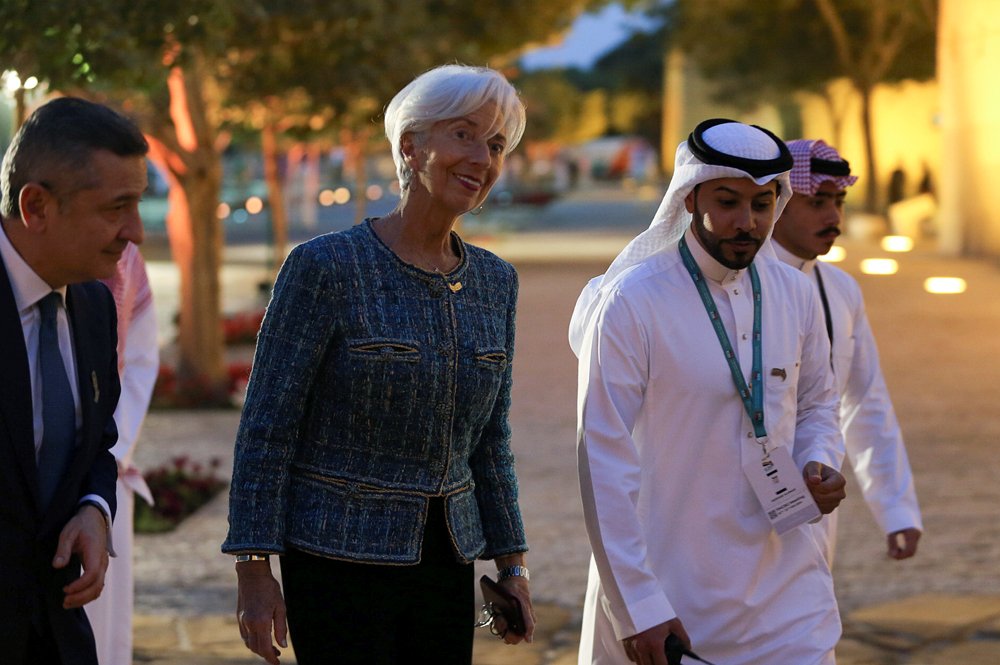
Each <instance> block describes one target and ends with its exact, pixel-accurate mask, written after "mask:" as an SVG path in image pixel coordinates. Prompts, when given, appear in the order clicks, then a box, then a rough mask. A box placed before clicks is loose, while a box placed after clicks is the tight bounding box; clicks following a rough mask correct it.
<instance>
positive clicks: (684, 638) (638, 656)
mask: <svg viewBox="0 0 1000 665" xmlns="http://www.w3.org/2000/svg"><path fill="white" fill-rule="evenodd" d="M671 633H672V634H674V635H676V636H677V637H679V638H680V640H681V642H683V643H684V647H685V648H686V649H690V648H691V639H690V638H689V637H688V634H687V631H686V630H684V624H682V623H681V620H680V619H678V618H676V617H674V618H673V619H671V620H670V621H665V622H663V623H661V624H658V625H656V626H653V627H652V628H648V629H646V630H644V631H642V632H641V633H639V634H638V635H633V636H632V637H626V638H625V639H624V640H622V645H623V646H624V647H625V655H627V656H628V659H629V660H631V661H632V662H633V663H638V664H639V665H667V654H666V651H664V646H663V645H664V642H666V640H667V635H670V634H671Z"/></svg>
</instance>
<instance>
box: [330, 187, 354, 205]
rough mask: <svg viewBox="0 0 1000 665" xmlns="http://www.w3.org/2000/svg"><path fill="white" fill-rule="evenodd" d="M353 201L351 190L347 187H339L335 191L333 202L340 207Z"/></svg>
mask: <svg viewBox="0 0 1000 665" xmlns="http://www.w3.org/2000/svg"><path fill="white" fill-rule="evenodd" d="M350 200H351V190H349V189H347V188H346V187H338V188H337V189H335V190H333V202H334V203H336V204H338V205H344V204H345V203H347V202H348V201H350Z"/></svg>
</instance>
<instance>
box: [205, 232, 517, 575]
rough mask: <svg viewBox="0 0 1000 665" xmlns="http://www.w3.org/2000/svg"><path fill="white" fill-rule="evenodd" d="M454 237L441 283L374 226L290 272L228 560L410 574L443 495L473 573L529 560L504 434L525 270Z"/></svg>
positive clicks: (265, 368) (258, 381)
mask: <svg viewBox="0 0 1000 665" xmlns="http://www.w3.org/2000/svg"><path fill="white" fill-rule="evenodd" d="M455 238H456V241H457V242H458V244H459V247H460V250H461V260H460V263H459V266H458V268H456V269H455V270H454V271H453V272H451V273H449V274H447V275H441V274H439V273H430V272H425V271H423V270H419V269H417V268H415V267H413V266H411V265H408V264H406V263H404V262H403V261H401V260H400V259H399V258H398V257H397V256H396V255H395V254H394V253H393V252H392V251H391V250H389V248H388V247H386V246H385V245H384V244H383V243H382V242H381V241H380V240H379V238H378V237H377V236H376V235H375V232H374V231H373V230H372V227H371V224H370V222H365V223H364V224H362V225H360V226H357V227H354V228H352V229H350V230H347V231H343V232H340V233H333V234H329V235H324V236H320V237H318V238H315V239H313V240H311V241H310V242H308V243H305V244H304V245H301V246H299V247H297V248H296V249H295V250H294V251H293V252H292V253H291V255H290V256H289V257H288V259H287V260H286V261H285V264H284V266H283V267H282V269H281V274H280V275H279V277H278V280H277V283H276V284H275V287H274V294H273V296H272V299H271V303H270V305H269V306H268V308H267V314H266V316H265V317H264V322H263V325H262V326H261V330H260V335H259V337H258V343H257V352H256V356H255V358H254V367H253V373H252V375H251V377H250V385H249V388H248V391H247V399H246V403H245V405H244V408H243V415H242V419H241V422H240V427H239V433H238V434H237V438H236V453H235V462H234V467H233V482H232V486H231V488H230V497H229V536H228V538H227V539H226V542H225V543H224V544H223V546H222V550H223V551H224V552H228V553H239V552H274V553H280V552H283V551H284V550H285V548H286V547H288V546H291V547H294V548H296V549H300V550H303V551H306V552H309V553H312V554H317V555H320V556H326V557H332V558H338V559H346V560H352V561H365V562H374V563H385V564H413V563H416V562H418V561H419V559H420V550H421V543H422V541H423V528H424V523H425V521H426V512H427V505H428V499H429V497H435V496H440V497H444V503H445V507H446V511H445V512H446V517H447V524H448V529H449V532H450V534H451V537H452V539H453V541H454V544H455V549H456V551H457V552H458V553H459V556H460V557H461V558H462V559H463V560H464V561H471V560H473V559H475V558H477V557H480V558H493V557H496V556H498V555H502V554H509V553H512V552H522V551H526V550H527V546H526V544H525V537H524V528H523V525H522V523H521V515H520V511H519V509H518V505H517V480H516V478H515V476H514V459H513V455H512V453H511V450H510V427H509V425H508V412H509V410H510V389H511V359H512V356H513V352H514V309H515V304H516V299H517V273H515V272H514V268H513V267H512V266H511V265H510V264H508V263H506V262H505V261H503V260H501V259H499V258H498V257H496V256H494V255H493V254H491V253H489V252H487V251H485V250H483V249H480V248H478V247H473V246H471V245H465V244H463V243H462V242H461V240H458V237H457V236H455Z"/></svg>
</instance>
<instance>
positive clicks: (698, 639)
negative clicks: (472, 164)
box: [578, 231, 843, 665]
mask: <svg viewBox="0 0 1000 665" xmlns="http://www.w3.org/2000/svg"><path fill="white" fill-rule="evenodd" d="M687 238H688V245H689V247H690V248H691V251H692V254H693V255H694V258H695V260H696V261H697V263H698V264H699V266H700V268H701V270H702V272H703V273H704V274H705V276H706V277H707V278H708V280H707V282H708V284H709V290H710V292H711V295H712V297H713V299H714V300H715V302H716V305H717V306H718V309H719V313H720V316H721V317H722V320H723V323H724V325H725V329H726V331H727V333H728V335H729V338H730V341H731V343H732V346H733V348H734V349H735V351H736V353H737V355H738V358H739V363H740V366H741V368H742V370H743V372H744V375H745V377H747V382H748V384H749V383H750V381H749V375H750V368H751V363H752V326H753V302H752V295H751V285H750V279H749V275H748V272H747V271H746V270H742V271H732V270H729V269H727V268H725V267H724V266H722V265H720V264H718V263H717V262H715V261H714V260H713V259H712V258H711V257H709V256H708V254H707V253H706V252H705V251H704V250H703V249H702V248H701V246H700V245H699V244H698V241H697V240H695V239H694V237H693V235H692V234H691V232H690V231H688V233H687ZM757 270H758V273H759V275H760V282H761V291H762V294H763V305H762V330H763V349H762V351H763V373H764V390H765V399H764V406H765V425H766V429H767V433H768V436H769V440H770V443H771V445H773V446H774V445H776V446H784V447H785V448H786V449H788V450H789V451H790V452H791V454H792V457H793V459H794V460H795V463H796V465H797V466H798V467H799V469H801V468H802V467H803V466H804V465H805V463H806V462H807V461H818V462H822V463H823V464H827V465H829V466H832V467H834V468H838V469H839V468H840V463H841V461H842V459H843V440H842V438H841V435H840V431H839V429H838V427H837V396H836V391H835V388H834V384H833V376H832V373H831V371H830V363H829V353H830V347H829V341H828V339H827V335H826V330H825V329H824V328H823V319H822V316H823V315H822V310H821V309H820V305H819V301H818V300H817V299H816V297H815V295H814V294H813V293H812V291H811V289H810V287H809V284H808V282H807V280H806V279H804V278H803V276H802V275H801V274H799V273H797V272H796V271H794V270H792V269H789V267H788V266H785V265H783V264H781V263H780V262H779V261H777V260H776V259H774V258H773V257H761V256H758V258H757ZM596 317H597V320H596V323H595V324H594V325H593V326H591V327H589V328H588V332H587V333H586V335H585V336H584V338H583V343H582V348H581V354H580V358H581V361H580V403H579V431H578V436H579V439H578V462H579V472H580V481H581V494H582V497H583V504H584V514H585V519H586V525H587V531H588V534H589V537H590V542H591V546H592V548H593V552H594V557H593V565H592V566H591V575H590V579H589V584H588V590H587V597H586V602H585V607H584V621H583V630H582V635H581V647H580V657H579V662H580V663H581V664H589V663H600V664H610V663H620V664H623V665H624V664H625V663H628V662H629V661H628V658H627V657H626V655H625V651H624V649H623V647H622V645H621V640H622V639H624V638H626V637H628V636H631V635H634V634H636V633H639V632H641V631H644V630H646V629H648V628H650V627H652V626H655V625H657V624H660V623H663V622H664V621H668V620H670V619H672V618H674V617H679V618H680V619H681V621H682V622H683V623H684V626H685V629H686V630H687V632H688V635H689V636H690V637H691V640H692V645H693V648H694V650H695V651H696V652H698V653H699V655H701V656H703V657H704V658H707V659H708V660H710V661H713V662H717V663H725V664H726V665H750V664H755V665H760V664H767V665H770V664H779V663H780V664H785V663H793V664H795V665H818V664H820V663H823V664H826V663H832V662H833V648H834V646H835V645H836V643H837V640H838V638H839V636H840V618H839V614H838V611H837V603H836V599H835V597H834V594H833V585H832V580H831V577H830V571H829V568H828V566H827V564H826V560H825V559H824V556H823V552H822V550H821V548H820V545H819V543H818V542H817V540H816V538H815V536H814V529H812V528H809V527H808V526H800V527H798V528H795V529H792V530H791V531H789V532H787V533H785V534H784V535H782V536H778V535H777V534H776V533H775V532H774V530H773V529H772V528H771V526H770V523H769V522H768V519H767V517H766V516H765V515H764V512H763V509H762V508H761V506H760V503H759V502H758V500H757V498H756V496H755V495H754V493H753V490H752V489H751V487H750V483H749V481H748V480H747V478H746V476H745V475H744V472H743V468H742V465H743V464H744V463H746V462H748V461H751V460H759V459H760V456H761V449H760V446H759V445H758V443H757V442H756V440H755V438H754V434H753V428H752V426H751V425H750V420H749V418H748V416H747V415H746V412H745V411H744V408H743V403H742V401H741V400H740V399H739V397H738V395H737V392H736V388H735V387H734V385H733V380H732V376H731V374H730V371H729V366H728V364H727V363H726V361H725V358H724V355H723V351H722V348H721V346H720V344H719V341H718V338H717V337H716V334H715V332H714V330H713V328H712V326H711V323H710V321H709V317H708V315H707V313H706V312H705V308H704V305H703V304H702V302H701V299H700V297H699V295H698V292H697V290H696V288H695V286H694V283H693V282H692V279H691V276H690V274H689V273H688V271H687V269H686V268H685V267H684V265H683V263H682V261H681V257H680V254H679V251H678V249H677V246H676V245H673V246H671V247H669V248H667V249H665V250H663V251H662V252H660V253H659V254H656V255H654V256H652V257H650V258H649V259H646V260H645V261H644V262H642V263H640V264H638V265H637V266H633V267H632V268H630V269H629V270H628V271H627V272H626V273H624V274H622V275H621V276H620V278H618V279H616V280H615V284H614V285H613V286H611V287H610V288H607V287H606V290H605V292H604V293H602V295H601V303H600V304H599V305H598V309H597V313H596Z"/></svg>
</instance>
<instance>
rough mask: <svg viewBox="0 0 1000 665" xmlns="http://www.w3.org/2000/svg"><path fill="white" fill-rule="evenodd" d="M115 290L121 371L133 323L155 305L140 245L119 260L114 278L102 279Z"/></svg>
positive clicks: (129, 248)
mask: <svg viewBox="0 0 1000 665" xmlns="http://www.w3.org/2000/svg"><path fill="white" fill-rule="evenodd" d="M101 281H102V282H104V284H106V285H107V287H108V288H109V289H111V295H113V296H114V298H115V308H116V309H117V310H118V371H119V372H121V371H122V364H123V363H124V362H125V340H126V339H127V338H128V328H129V323H130V322H131V321H132V320H133V319H134V318H135V317H136V315H137V314H139V313H140V312H142V311H143V310H145V309H146V308H147V307H150V306H152V304H153V292H152V290H151V289H150V287H149V277H148V276H147V275H146V262H145V261H143V259H142V254H140V253H139V248H138V247H136V246H135V245H134V244H132V243H129V244H128V245H127V246H126V247H125V251H124V252H122V257H121V258H120V259H118V269H117V270H116V271H115V275H114V277H112V278H111V279H104V280H101Z"/></svg>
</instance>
